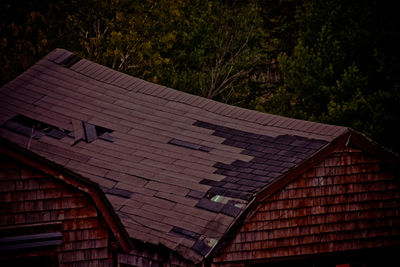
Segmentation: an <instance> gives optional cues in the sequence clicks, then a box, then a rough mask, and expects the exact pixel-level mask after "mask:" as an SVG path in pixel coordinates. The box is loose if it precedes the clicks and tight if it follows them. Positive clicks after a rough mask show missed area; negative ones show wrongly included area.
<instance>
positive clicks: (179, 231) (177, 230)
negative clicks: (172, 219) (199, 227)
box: [171, 226, 200, 240]
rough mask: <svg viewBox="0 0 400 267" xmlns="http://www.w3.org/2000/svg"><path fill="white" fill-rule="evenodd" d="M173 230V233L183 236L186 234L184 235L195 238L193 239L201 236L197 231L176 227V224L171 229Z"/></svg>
mask: <svg viewBox="0 0 400 267" xmlns="http://www.w3.org/2000/svg"><path fill="white" fill-rule="evenodd" d="M171 232H172V233H176V234H178V235H181V236H184V237H187V238H190V239H193V240H198V239H199V237H200V234H198V233H195V232H192V231H189V230H185V229H183V228H180V227H176V226H174V227H173V228H172V229H171Z"/></svg>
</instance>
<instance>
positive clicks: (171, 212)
mask: <svg viewBox="0 0 400 267" xmlns="http://www.w3.org/2000/svg"><path fill="white" fill-rule="evenodd" d="M0 105H1V107H2V109H1V110H0V125H1V126H0V137H2V138H5V139H7V140H9V141H11V142H13V143H15V144H18V145H19V146H20V147H23V148H25V149H27V150H30V151H32V152H34V153H36V154H37V155H40V156H41V157H44V158H46V159H47V160H49V161H51V162H54V163H57V164H59V165H61V166H63V167H64V168H66V169H68V170H71V171H73V172H75V173H77V174H79V175H81V176H83V177H85V178H87V179H90V180H91V181H93V182H95V183H97V184H98V185H99V186H100V188H101V189H102V190H103V192H104V193H105V195H106V196H107V199H108V200H109V201H110V203H111V204H112V206H113V208H114V210H115V211H116V213H117V214H118V216H119V218H120V220H121V222H122V224H123V225H124V227H125V229H126V231H127V232H128V234H129V236H130V237H131V238H133V239H136V240H140V241H142V242H149V243H152V244H155V245H158V244H160V245H163V246H166V247H168V248H170V249H172V250H174V251H176V252H178V253H179V254H180V255H182V256H183V257H185V258H187V259H189V260H191V261H193V262H195V263H197V262H200V261H201V260H202V259H204V257H206V256H207V255H208V254H209V253H210V251H211V250H212V249H213V248H214V247H215V246H216V244H217V243H218V241H219V240H221V238H222V237H223V236H224V234H225V233H227V232H228V230H229V229H230V227H231V226H232V225H233V223H234V221H235V220H236V219H237V218H238V217H239V216H240V214H241V213H243V211H244V210H245V209H246V207H247V206H248V205H249V203H250V202H251V201H252V200H253V199H254V197H255V196H256V195H257V194H258V193H259V192H261V191H262V190H264V189H265V188H268V186H269V185H272V184H274V183H275V182H276V181H277V180H278V179H279V178H280V177H282V176H283V175H284V174H286V173H289V172H290V171H291V170H293V169H294V168H295V167H296V166H298V165H299V164H301V163H302V162H304V161H305V160H306V159H308V158H310V157H311V156H312V155H314V154H315V153H317V151H319V150H321V149H322V148H323V147H325V146H326V145H327V144H329V143H331V142H332V141H333V140H335V139H336V138H338V137H339V136H341V135H342V134H344V133H345V132H347V131H348V129H347V128H345V127H339V126H332V125H326V124H320V123H315V122H308V121H302V120H296V119H290V118H285V117H281V116H276V115H270V114H265V113H260V112H256V111H251V110H247V109H243V108H239V107H234V106H230V105H226V104H223V103H219V102H215V101H212V100H209V99H205V98H202V97H198V96H194V95H190V94H187V93H184V92H179V91H176V90H173V89H170V88H167V87H165V86H161V85H157V84H153V83H150V82H147V81H144V80H141V79H138V78H135V77H132V76H129V75H126V74H123V73H120V72H117V71H115V70H112V69H109V68H107V67H104V66H101V65H99V64H96V63H94V62H91V61H88V60H85V59H81V58H79V57H77V56H75V55H74V54H72V53H71V52H69V51H66V50H63V49H56V50H54V51H53V52H51V53H50V54H49V55H47V56H46V57H45V58H44V59H42V60H41V61H39V62H38V63H37V64H35V65H34V66H33V67H31V68H30V69H29V70H28V71H26V72H25V73H23V74H21V75H20V76H19V77H17V78H16V79H15V80H13V81H11V82H9V83H8V84H6V85H4V86H3V87H2V88H1V89H0Z"/></svg>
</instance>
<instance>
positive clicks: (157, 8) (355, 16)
mask: <svg viewBox="0 0 400 267" xmlns="http://www.w3.org/2000/svg"><path fill="white" fill-rule="evenodd" d="M0 8H1V11H0V16H1V18H0V57H1V62H2V64H1V65H0V84H4V83H6V82H7V81H9V80H11V79H13V78H15V77H16V76H17V75H18V74H20V73H22V72H23V71H24V70H25V69H27V68H28V67H29V66H30V65H32V64H33V63H35V62H36V61H37V60H39V59H40V58H42V57H43V56H44V55H46V54H47V53H48V52H50V51H51V50H53V49H54V48H56V47H62V48H66V49H68V50H71V51H73V52H75V53H76V54H78V55H80V56H82V57H85V58H88V59H91V60H93V61H96V62H98V63H100V64H103V65H107V66H109V67H111V68H113V69H116V70H119V71H123V72H125V73H128V74H131V75H134V76H136V77H140V78H143V79H145V80H148V81H152V82H156V83H159V84H163V85H166V86H169V87H171V88H175V89H178V90H182V91H187V92H190V93H193V94H197V95H201V96H204V97H208V98H211V99H215V100H218V101H222V102H226V103H229V104H233V105H238V106H242V107H245V108H250V109H256V110H259V111H264V112H270V113H275V114H280V115H285V116H290V117H295V118H300V119H306V120H313V121H321V122H326V123H331V124H338V125H345V126H349V127H352V128H354V129H356V130H358V131H360V132H362V133H365V134H366V135H367V136H369V137H371V138H373V139H374V140H376V141H378V142H379V143H381V144H383V145H385V146H386V147H388V148H391V149H393V150H395V151H400V141H399V139H400V138H398V134H397V131H396V129H399V128H400V127H399V126H400V119H399V114H400V94H399V91H400V90H399V84H400V73H399V72H400V68H399V66H400V64H399V63H400V62H399V61H400V54H399V47H400V36H399V26H400V23H399V20H400V17H399V16H398V14H400V4H399V3H397V1H386V0H382V1H376V0H247V1H238V0H236V1H235V0H226V1H217V0H192V1H187V0H186V1H185V0H177V1H169V0H141V1H133V0H103V1H100V0H80V1H78V0H64V1H55V0H48V1H39V0H29V1H18V0H5V1H2V4H1V7H0Z"/></svg>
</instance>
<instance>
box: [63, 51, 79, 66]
mask: <svg viewBox="0 0 400 267" xmlns="http://www.w3.org/2000/svg"><path fill="white" fill-rule="evenodd" d="M81 59H82V58H80V57H78V56H77V55H74V54H72V55H70V56H69V57H67V58H66V59H64V60H63V61H61V62H60V63H59V64H60V65H63V66H64V67H66V68H71V67H72V66H73V65H75V64H76V63H77V62H78V61H79V60H81Z"/></svg>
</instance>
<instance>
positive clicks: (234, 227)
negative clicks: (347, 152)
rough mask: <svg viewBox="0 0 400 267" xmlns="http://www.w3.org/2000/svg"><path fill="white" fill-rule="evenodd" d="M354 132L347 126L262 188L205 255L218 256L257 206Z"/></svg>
mask: <svg viewBox="0 0 400 267" xmlns="http://www.w3.org/2000/svg"><path fill="white" fill-rule="evenodd" d="M352 134H353V130H352V129H350V128H347V130H346V131H343V133H342V134H341V135H339V136H338V137H336V138H335V139H334V140H332V141H331V142H329V143H328V144H326V145H325V146H323V147H322V148H320V149H319V150H318V151H317V152H315V153H314V154H313V155H312V156H310V157H308V158H307V159H305V160H304V161H303V162H302V163H300V164H299V165H298V166H297V167H295V168H293V169H292V170H290V171H288V172H287V173H285V174H283V175H282V176H281V177H280V178H278V179H276V180H275V181H274V182H273V183H272V184H270V185H267V186H266V187H265V188H263V189H261V190H260V191H259V192H258V193H257V194H256V195H255V196H254V197H253V199H252V200H251V201H250V202H249V204H248V205H247V207H246V209H245V210H243V211H242V213H241V214H240V215H239V216H238V217H236V219H235V220H234V221H233V222H232V224H231V225H230V227H229V228H228V230H227V231H226V232H225V234H224V235H223V236H222V238H221V239H220V241H219V242H218V244H217V245H216V246H215V247H214V248H213V249H212V251H210V252H209V253H208V255H207V256H206V257H205V259H206V260H208V261H210V260H211V258H213V257H214V256H216V255H217V254H218V252H219V251H220V250H221V249H222V248H223V247H224V246H225V245H226V244H227V243H228V242H229V241H230V240H231V239H232V238H234V237H235V236H236V234H237V232H238V231H239V230H240V226H241V225H242V223H243V222H244V221H245V220H246V218H247V217H248V216H251V214H252V213H251V212H252V211H255V210H256V207H257V206H259V205H261V204H262V202H263V201H264V200H265V199H266V198H268V197H269V196H271V195H272V194H274V193H276V192H277V191H278V190H280V189H281V188H283V187H284V186H286V185H287V184H289V183H290V182H291V181H293V180H294V179H295V178H296V177H298V176H299V175H301V174H302V173H304V172H305V171H307V170H308V169H309V168H311V167H312V166H314V165H315V164H316V163H318V162H319V161H321V160H322V159H323V158H325V157H326V156H328V155H329V154H330V153H332V152H333V151H334V150H335V149H336V148H337V147H340V146H347V145H348V144H349V142H350V138H351V136H352Z"/></svg>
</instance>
